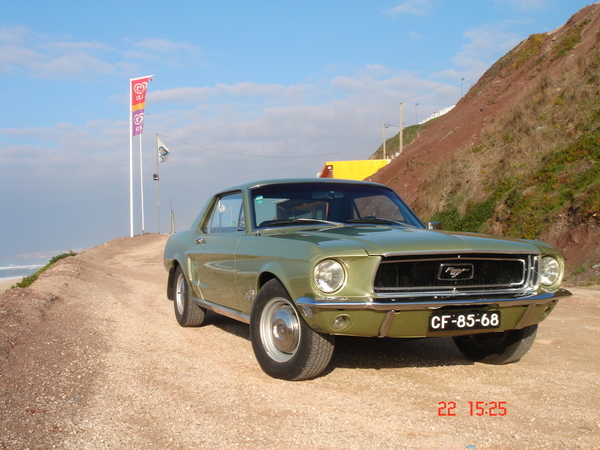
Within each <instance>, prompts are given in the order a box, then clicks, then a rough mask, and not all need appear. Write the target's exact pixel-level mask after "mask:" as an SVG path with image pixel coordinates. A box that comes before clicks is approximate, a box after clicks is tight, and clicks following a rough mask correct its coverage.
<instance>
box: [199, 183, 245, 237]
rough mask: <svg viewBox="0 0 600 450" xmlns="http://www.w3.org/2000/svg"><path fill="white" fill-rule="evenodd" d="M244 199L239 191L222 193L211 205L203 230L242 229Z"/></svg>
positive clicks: (222, 231)
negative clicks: (227, 193)
mask: <svg viewBox="0 0 600 450" xmlns="http://www.w3.org/2000/svg"><path fill="white" fill-rule="evenodd" d="M245 228H246V221H245V217H244V201H243V197H242V193H241V192H236V193H235V194H229V195H224V196H223V197H220V198H219V199H218V200H217V201H216V202H215V203H214V205H213V209H212V212H211V215H210V219H209V220H208V222H207V224H206V227H205V231H206V232H207V233H234V232H236V231H244V230H245Z"/></svg>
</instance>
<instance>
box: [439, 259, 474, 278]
mask: <svg viewBox="0 0 600 450" xmlns="http://www.w3.org/2000/svg"><path fill="white" fill-rule="evenodd" d="M473 272H474V268H473V264H445V263H442V264H440V270H439V271H438V280H444V281H447V280H471V279H472V278H473V276H474V273H473Z"/></svg>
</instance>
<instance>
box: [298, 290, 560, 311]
mask: <svg viewBox="0 0 600 450" xmlns="http://www.w3.org/2000/svg"><path fill="white" fill-rule="evenodd" d="M570 295H572V294H571V292H569V291H567V290H566V289H559V290H557V291H555V292H545V293H543V294H533V295H523V296H512V297H510V296H505V297H498V296H496V297H494V296H490V297H483V298H482V297H481V296H477V297H469V296H464V297H409V298H399V299H388V300H387V301H385V302H381V301H377V300H378V299H377V298H375V299H372V301H359V302H351V301H347V300H345V299H337V298H335V299H331V301H329V300H315V299H313V298H310V297H300V298H299V299H297V300H296V304H297V305H298V306H299V307H300V308H302V307H308V308H315V309H327V310H331V309H345V310H353V311H360V310H371V311H417V310H424V309H430V310H435V309H440V308H445V307H448V306H465V307H469V306H493V307H496V308H508V307H511V306H529V305H545V304H547V303H552V302H554V301H556V300H558V299H559V298H562V297H568V296H570Z"/></svg>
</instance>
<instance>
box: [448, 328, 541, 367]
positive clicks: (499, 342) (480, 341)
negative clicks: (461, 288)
mask: <svg viewBox="0 0 600 450" xmlns="http://www.w3.org/2000/svg"><path fill="white" fill-rule="evenodd" d="M537 328H538V326H537V324H535V325H531V326H528V327H525V328H523V329H521V330H508V331H504V332H502V333H484V334H473V335H470V336H455V337H454V338H453V339H454V343H455V344H456V346H457V347H458V349H459V350H460V351H461V352H462V354H463V355H465V356H466V357H467V358H469V359H470V360H472V361H477V362H482V363H486V364H510V363H514V362H517V361H518V360H520V359H521V358H522V357H523V356H524V355H525V353H527V352H528V351H529V349H530V348H531V346H532V345H533V342H534V341H535V335H536V333H537Z"/></svg>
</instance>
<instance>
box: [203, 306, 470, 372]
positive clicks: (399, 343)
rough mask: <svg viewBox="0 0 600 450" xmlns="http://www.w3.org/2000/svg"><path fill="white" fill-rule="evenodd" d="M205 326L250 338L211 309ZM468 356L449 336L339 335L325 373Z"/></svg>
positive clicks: (463, 362)
mask: <svg viewBox="0 0 600 450" xmlns="http://www.w3.org/2000/svg"><path fill="white" fill-rule="evenodd" d="M206 319H207V320H206V325H205V326H214V327H217V328H219V329H221V330H223V331H225V332H227V333H231V334H233V335H235V336H238V337H240V338H242V339H245V340H247V341H249V340H250V327H249V326H248V325H246V324H244V323H241V322H238V321H236V320H234V319H230V318H228V317H224V316H221V315H219V314H216V313H213V312H211V311H208V315H207V318H206ZM472 364H473V362H472V361H470V360H468V359H467V358H465V357H464V356H463V355H462V353H461V352H460V351H459V350H458V348H457V347H456V345H454V341H453V340H452V338H449V337H440V338H426V339H394V338H383V339H382V338H377V337H373V338H364V337H352V336H337V337H336V344H335V351H334V353H333V357H332V359H331V363H330V364H329V367H328V368H327V369H326V370H325V371H324V372H323V375H326V374H327V373H330V372H332V371H333V370H334V369H336V368H348V369H377V370H379V369H394V368H402V367H438V366H467V365H472Z"/></svg>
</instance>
